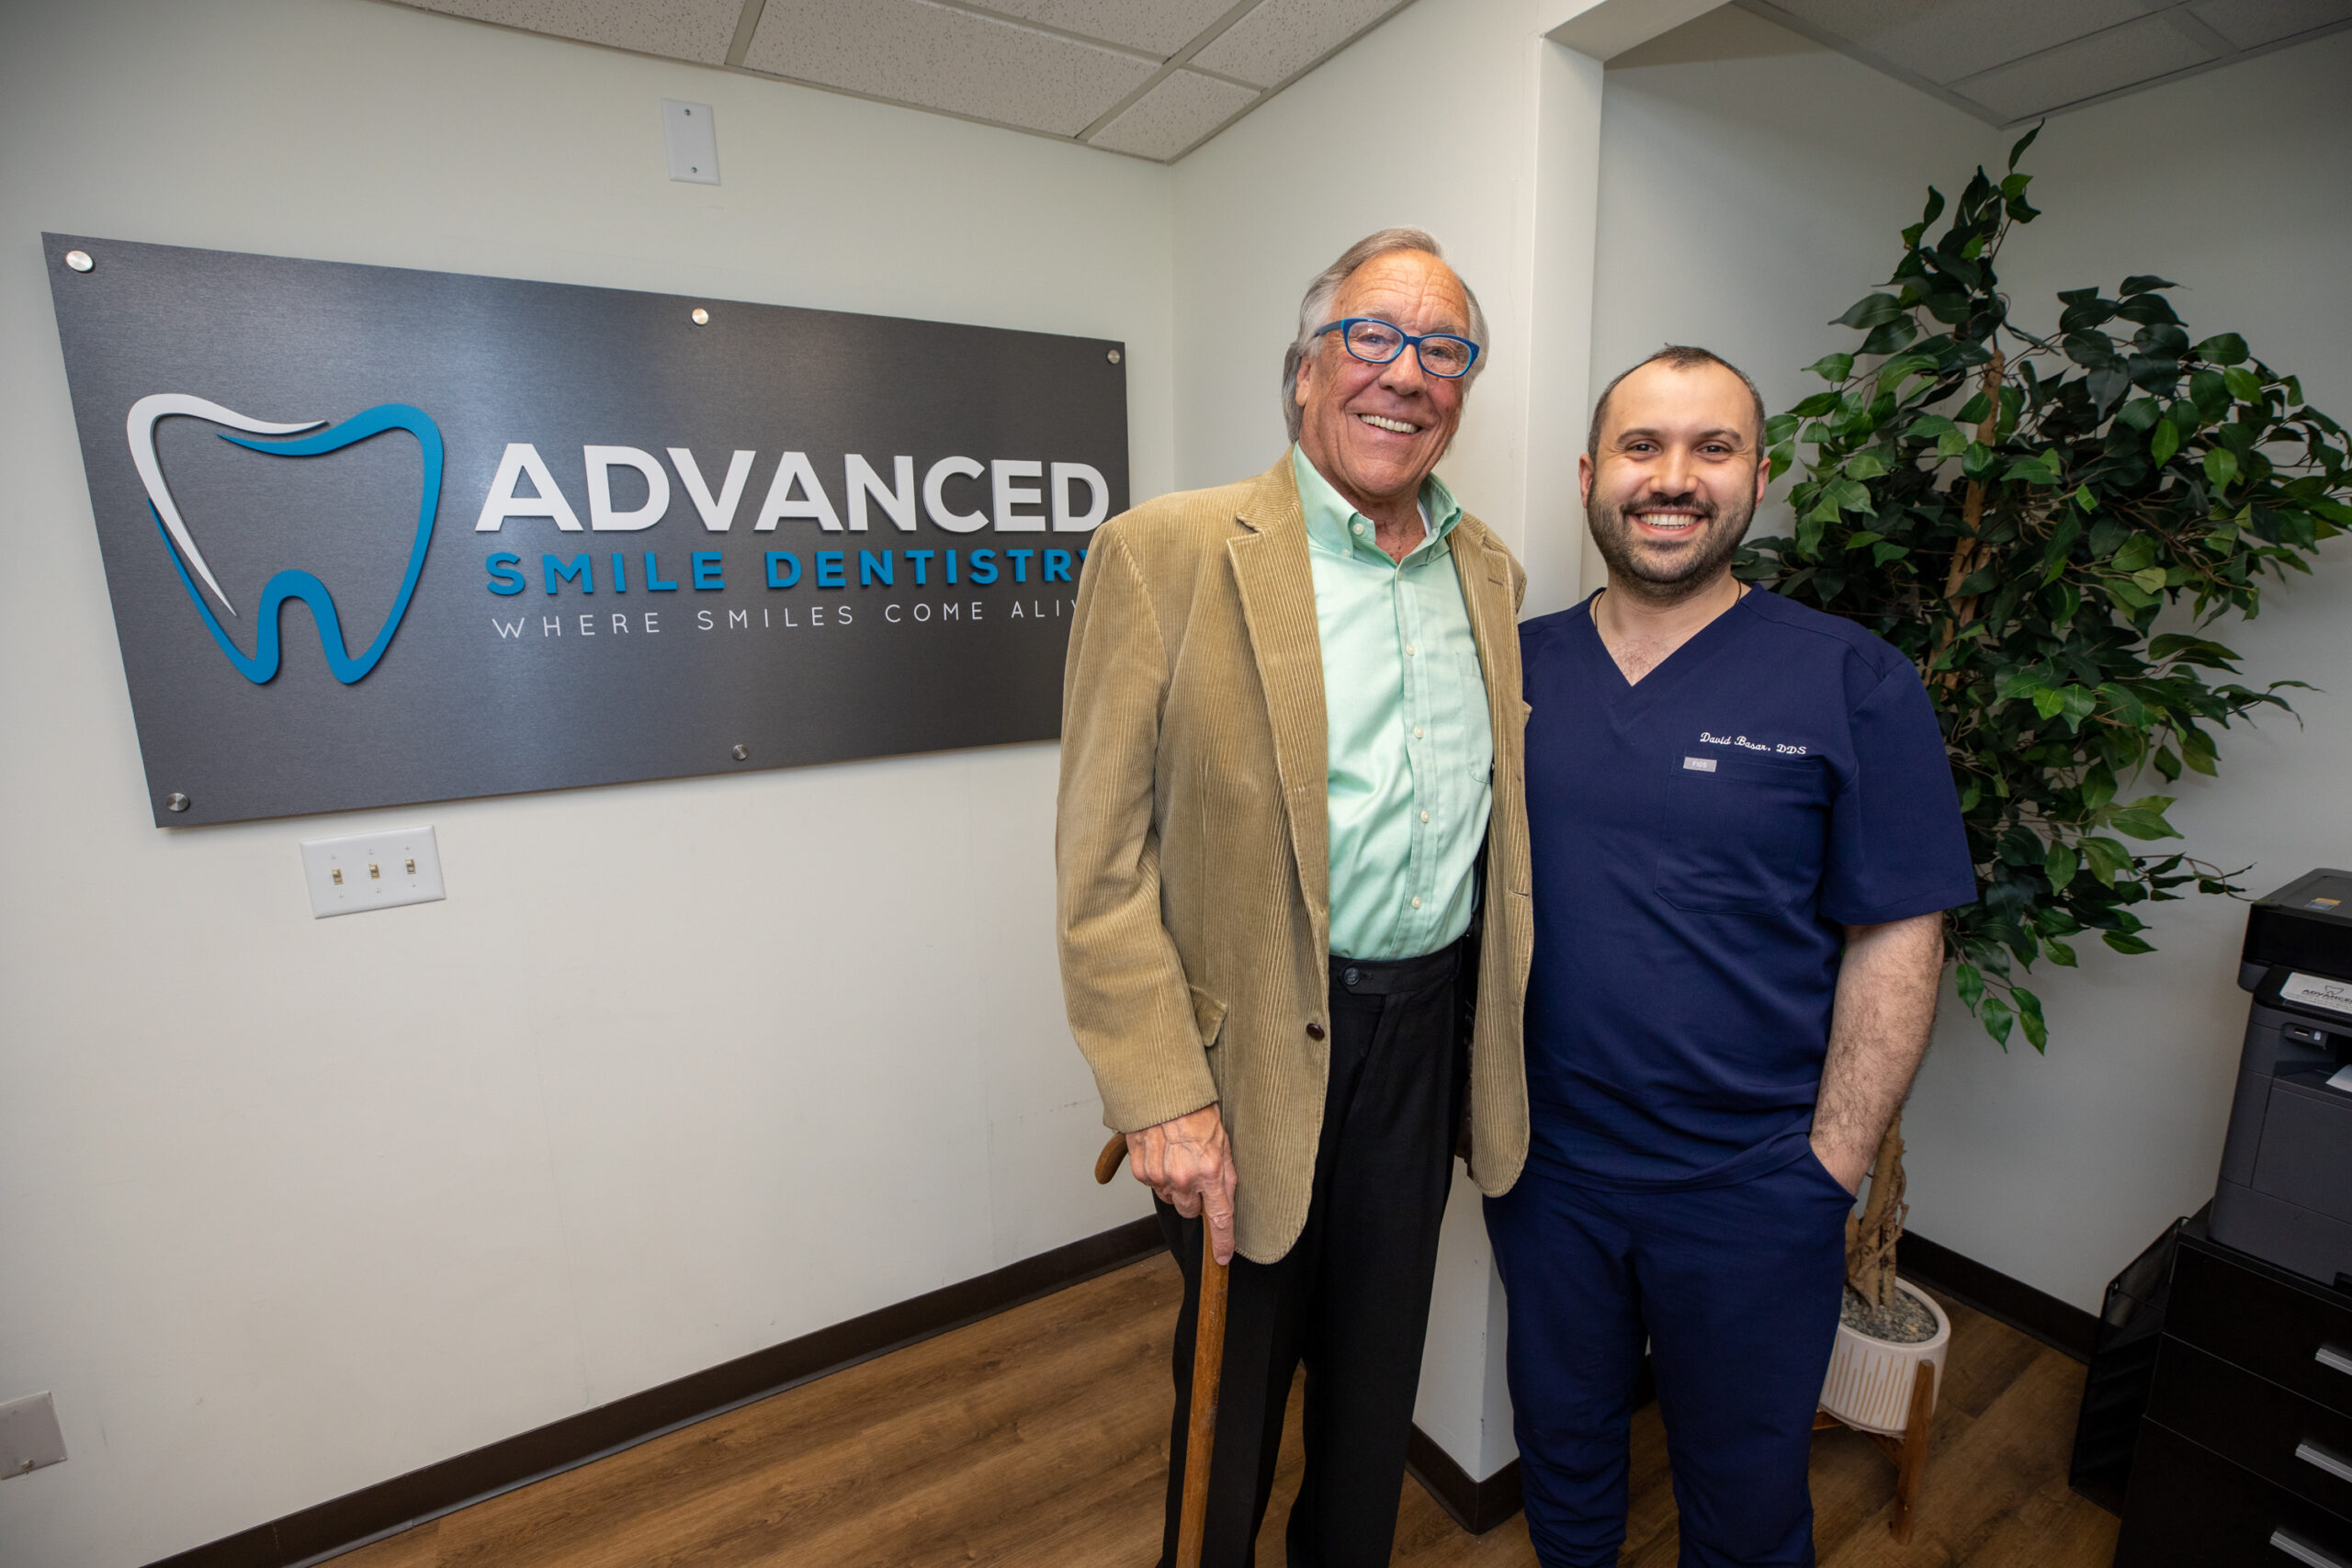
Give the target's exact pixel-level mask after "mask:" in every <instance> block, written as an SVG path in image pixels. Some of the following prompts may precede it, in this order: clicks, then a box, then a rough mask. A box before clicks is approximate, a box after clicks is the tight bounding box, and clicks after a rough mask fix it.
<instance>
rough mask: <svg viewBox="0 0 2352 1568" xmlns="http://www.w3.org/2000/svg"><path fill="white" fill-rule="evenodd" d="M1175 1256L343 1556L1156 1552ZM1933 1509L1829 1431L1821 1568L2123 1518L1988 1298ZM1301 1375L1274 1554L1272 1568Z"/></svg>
mask: <svg viewBox="0 0 2352 1568" xmlns="http://www.w3.org/2000/svg"><path fill="white" fill-rule="evenodd" d="M1177 1291H1178V1285H1177V1275H1176V1269H1175V1266H1174V1265H1173V1264H1172V1263H1171V1262H1170V1261H1169V1260H1168V1259H1167V1258H1153V1259H1150V1260H1148V1261H1146V1262H1142V1263H1137V1264H1135V1265H1132V1266H1130V1267H1128V1268H1125V1269H1119V1270H1118V1271H1116V1272H1115V1273H1112V1274H1107V1275H1104V1276H1103V1277H1102V1278H1100V1279H1097V1280H1091V1281H1089V1282H1087V1283H1085V1284H1082V1285H1079V1286H1075V1287H1073V1288H1071V1289H1069V1290H1067V1291H1063V1292H1059V1293H1057V1294H1056V1295H1052V1296H1048V1297H1046V1299H1044V1300H1042V1301H1037V1302H1033V1303H1029V1304H1028V1305H1026V1306H1023V1307H1017V1308H1015V1309H1013V1310H1012V1311H1011V1312H1007V1313H1003V1314H1000V1315H998V1316H996V1317H992V1318H989V1319H988V1320H986V1321H985V1322H981V1323H977V1324H974V1325H970V1326H969V1327H966V1328H961V1329H957V1330H956V1331H955V1332H953V1333H950V1334H944V1335H941V1336H939V1337H936V1338H933V1339H930V1340H926V1341H925V1342H923V1343H922V1344H920V1345H915V1346H911V1347H910V1348H906V1349H903V1350H899V1351H896V1352H893V1353H892V1354H890V1355H888V1356H884V1357H881V1358H879V1359H876V1360H872V1361H868V1362H866V1363H865V1364H864V1365H862V1366H857V1367H853V1368H851V1369H849V1370H848V1371H842V1372H836V1373H834V1374H833V1375H832V1376H831V1377H827V1378H822V1379H820V1380H818V1381H817V1382H811V1383H808V1384H805V1385H803V1386H801V1387H799V1388H796V1389H792V1390H790V1391H788V1392H786V1393H780V1394H776V1395H775V1396H773V1397H771V1398H768V1399H765V1400H762V1401H761V1402H760V1403H758V1404H750V1405H746V1406H744V1407H743V1408H742V1409H740V1410H736V1411H731V1412H729V1414H727V1415H724V1416H714V1417H712V1418H711V1419H709V1420H707V1421H704V1422H701V1423H699V1424H698V1425H695V1426H693V1427H686V1428H684V1429H683V1430H680V1431H677V1432H673V1433H672V1434H670V1435H669V1436H668V1437H664V1438H656V1439H654V1440H653V1441H651V1442H649V1443H644V1444H640V1445H639V1446H638V1447H637V1448H634V1449H631V1450H628V1451H627V1452H624V1453H619V1454H615V1455H613V1456H611V1457H610V1458H607V1459H603V1460H599V1461H596V1462H595V1463H594V1464H590V1465H585V1466H582V1468H580V1469H578V1470H574V1471H571V1472H567V1473H565V1474H562V1475H559V1476H555V1477H552V1478H550V1479H548V1480H546V1481H541V1482H537V1483H534V1484H532V1485H530V1486H526V1487H524V1488H522V1489H520V1490H518V1491H515V1492H510V1493H508V1494H506V1495H503V1496H500V1497H494V1498H492V1499H491V1500H489V1501H487V1502H484V1503H480V1504H477V1505H475V1506H472V1507H470V1508H467V1509H464V1510H462V1511H461V1512H458V1513H455V1514H451V1515H449V1516H447V1517H444V1518H440V1519H436V1520H435V1521H433V1522H431V1523H429V1524H424V1525H420V1526H418V1527H416V1528H415V1529H411V1530H408V1531H406V1532H404V1533H402V1534H401V1535H397V1536H393V1537H390V1538H389V1539H387V1540H381V1541H378V1542H376V1543H375V1544H374V1545H372V1546H367V1547H363V1548H361V1549H360V1550H358V1551H354V1552H351V1553H348V1554H346V1555H345V1556H344V1557H342V1558H339V1559H337V1568H656V1565H658V1568H738V1565H742V1564H752V1563H762V1564H787V1563H788V1564H790V1565H791V1568H904V1565H910V1564H915V1565H925V1568H929V1565H935V1564H946V1563H967V1562H986V1563H1008V1564H1020V1565H1022V1568H1080V1565H1084V1568H1106V1565H1107V1568H1148V1565H1149V1564H1150V1563H1151V1562H1153V1561H1154V1559H1155V1557H1156V1555H1157V1552H1158V1550H1159V1508H1160V1497H1161V1489H1162V1485H1163V1482H1164V1475H1165V1466H1166V1463H1167V1458H1166V1453H1165V1444H1166V1436H1167V1428H1168V1413H1169V1398H1170V1395H1169V1391H1168V1371H1167V1358H1168V1347H1169V1337H1170V1334H1171V1333H1172V1331H1173V1325H1174V1321H1175V1315H1176V1298H1177ZM1947 1308H1948V1310H1949V1311H1950V1313H1951V1319H1952V1348H1951V1359H1950V1368H1949V1371H1948V1373H1947V1382H1946V1387H1945V1391H1944V1397H1943V1399H1942V1401H1941V1403H1940V1404H1939V1408H1938V1409H1937V1411H1936V1430H1935V1441H1934V1447H1933V1449H1932V1450H1931V1453H1930V1457H1929V1459H1928V1472H1927V1480H1926V1483H1925V1496H1924V1499H1923V1501H1922V1504H1921V1507H1920V1517H1919V1524H1918V1528H1917V1532H1916V1533H1915V1534H1914V1535H1913V1537H1912V1540H1911V1542H1910V1544H1909V1545H1908V1546H1900V1547H1899V1546H1897V1545H1895V1544H1894V1540H1893V1538H1892V1537H1891V1536H1889V1534H1888V1533H1887V1529H1886V1518H1887V1509H1888V1505H1889V1501H1890V1498H1891V1497H1892V1495H1893V1488H1894V1467H1893V1466H1892V1465H1890V1464H1889V1463H1888V1462H1887V1461H1886V1460H1885V1459H1884V1458H1883V1456H1882V1455H1881V1454H1880V1453H1879V1452H1878V1450H1876V1449H1874V1448H1872V1447H1871V1444H1870V1443H1869V1442H1868V1441H1867V1440H1866V1439H1865V1438H1862V1437H1861V1436H1860V1435H1859V1434H1857V1433H1853V1432H1845V1431H1833V1432H1826V1433H1823V1434H1822V1435H1820V1436H1819V1437H1817V1438H1815V1444H1814V1452H1813V1495H1814V1503H1815V1511H1816V1515H1817V1520H1816V1526H1815V1536H1816V1540H1818V1542H1819V1549H1820V1556H1821V1562H1822V1564H1823V1568H1874V1565H1879V1564H1905V1565H1906V1568H1907V1565H1914V1564H1916V1565H1918V1568H1931V1565H1932V1568H1946V1565H1953V1564H1976V1565H1982V1568H2024V1565H2031V1568H2106V1565H2107V1564H2108V1563H2109V1560H2110V1559H2111V1557H2112V1556H2113V1553H2114V1550H2115V1532H2116V1521H2115V1519H2114V1518H2113V1517H2111V1516H2110V1515H2109V1514H2107V1513H2105V1512H2103V1511H2101V1510H2100V1509H2098V1508H2097V1507H2095V1506H2092V1505H2091V1504H2089V1503H2087V1502H2085V1501H2084V1500H2083V1499H2082V1498H2080V1497H2078V1496H2076V1495H2074V1494H2073V1493H2072V1492H2070V1491H2068V1490H2067V1487H2066V1455H2067V1449H2068V1445H2069V1444H2070V1442H2071V1441H2072V1438H2073V1433H2074V1422H2075V1406H2076V1404H2077V1402H2078V1401H2079V1400H2080V1399H2081V1397H2082V1388H2083V1369H2082V1368H2081V1367H2080V1366H2078V1365H2077V1364H2076V1363H2075V1362H2074V1361H2072V1360H2070V1359H2067V1358H2066V1357H2065V1356H2064V1355H2062V1354H2060V1353H2059V1352H2058V1351H2055V1350H2052V1349H2050V1348H2046V1347H2044V1346H2042V1345H2041V1344H2038V1343H2036V1342H2035V1341H2033V1340H2031V1339H2029V1338H2027V1337H2025V1336H2024V1335H2022V1334H2019V1333H2018V1332H2016V1331H2015V1330H2013V1329H2010V1328H2007V1327H2006V1326H2004V1325H2000V1324H1998V1323H1995V1322H1993V1321H1992V1320H1990V1319H1988V1318H1985V1317H1984V1316H1981V1315H1980V1314H1976V1313H1973V1312H1970V1311H1969V1310H1968V1309H1967V1308H1965V1307H1961V1306H1956V1305H1951V1304H1950V1303H1947ZM1297 1397H1298V1396H1297V1393H1296V1392H1295V1391H1294V1392H1293V1394H1292V1419H1291V1422H1290V1425H1289V1430H1288V1434H1287V1437H1286V1440H1285V1444H1284V1449H1283V1459H1282V1468H1281V1471H1280V1472H1279V1476H1278V1480H1277V1483H1276V1486H1275V1495H1274V1506H1273V1508H1272V1511H1271V1516H1270V1517H1269V1518H1268V1519H1267V1521H1266V1528H1265V1531H1264V1533H1263V1534H1262V1535H1261V1537H1260V1540H1259V1562H1261V1564H1262V1565H1264V1568H1279V1564H1280V1563H1281V1562H1282V1557H1283V1552H1282V1529H1283V1520H1284V1517H1286V1515H1287V1513H1288V1507H1289V1498H1290V1496H1291V1494H1292V1493H1293V1492H1294V1491H1295V1488H1296V1485H1297V1475H1298V1463H1299V1459H1298V1420H1297ZM1633 1462H1634V1478H1633V1479H1634V1499H1633V1512H1632V1520H1631V1529H1630V1533H1629V1535H1628V1538H1627V1543H1626V1547H1625V1551H1624V1555H1623V1564H1624V1565H1625V1568H1635V1565H1639V1568H1671V1565H1672V1564H1673V1562H1674V1559H1675V1550H1676V1540H1675V1521H1674V1498H1673V1495H1672V1492H1671V1490H1670V1486H1669V1482H1668V1475H1667V1465H1666V1437H1665V1431H1664V1428H1663V1427H1661V1426H1660V1424H1659V1420H1658V1414H1657V1408H1656V1407H1655V1406H1652V1407H1651V1408H1649V1409H1647V1410H1645V1411H1643V1412H1642V1413H1641V1415H1640V1416H1638V1417H1637V1418H1636V1420H1635V1422H1634V1458H1633ZM1394 1561H1395V1562H1396V1563H1397V1565H1398V1568H1407V1565H1409V1568H1472V1565H1476V1568H1502V1565H1505V1564H1509V1565H1511V1568H1524V1565H1532V1564H1533V1563H1534V1562H1535V1554H1534V1551H1533V1550H1532V1548H1531V1547H1530V1545H1529V1544H1528V1539H1527V1527H1526V1523H1525V1521H1524V1519H1522V1518H1513V1519H1511V1520H1510V1522H1509V1523H1507V1524H1504V1525H1502V1526H1501V1527H1499V1528H1498V1529H1494V1530H1492V1531H1490V1532H1488V1533H1487V1534H1486V1535H1484V1536H1472V1535H1469V1534H1466V1533H1464V1531H1463V1530H1462V1529H1460V1528H1459V1527H1457V1526H1456V1525H1455V1524H1454V1523H1453V1520H1452V1519H1451V1518H1450V1517H1447V1515H1446V1514H1445V1513H1444V1511H1443V1510H1442V1509H1441V1508H1440V1507H1439V1506H1437V1504H1436V1503H1435V1502H1433V1501H1432V1500H1431V1499H1430V1497H1429V1496H1428V1495H1427V1494H1425V1493H1424V1492H1423V1491H1422V1490H1421V1489H1420V1487H1419V1485H1418V1484H1416V1483H1414V1482H1412V1481H1411V1480H1409V1479H1408V1480H1407V1482H1406V1483H1405V1488H1404V1495H1403V1497H1402V1499H1401V1503H1400V1507H1399V1512H1398V1520H1397V1552H1396V1557H1395V1559H1394Z"/></svg>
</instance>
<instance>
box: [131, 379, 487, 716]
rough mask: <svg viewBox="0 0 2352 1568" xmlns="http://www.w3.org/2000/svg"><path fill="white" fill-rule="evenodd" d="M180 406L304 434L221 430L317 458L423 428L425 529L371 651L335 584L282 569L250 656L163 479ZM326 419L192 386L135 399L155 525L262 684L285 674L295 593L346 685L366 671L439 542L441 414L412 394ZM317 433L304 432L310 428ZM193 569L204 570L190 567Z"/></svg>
mask: <svg viewBox="0 0 2352 1568" xmlns="http://www.w3.org/2000/svg"><path fill="white" fill-rule="evenodd" d="M172 414H187V415H192V416H194V417H195V418H198V419H204V420H209V421H211V422H212V423H214V424H225V425H227V426H229V428H230V429H231V430H242V431H243V432H245V433H246V435H249V436H250V435H269V436H296V437H298V439H294V440H277V441H254V440H248V439H245V437H243V436H237V435H232V434H229V432H228V431H226V430H224V431H222V432H220V439H222V440H223V441H227V442H230V443H232V445H234V446H243V447H244V448H246V449H247V450H248V451H253V452H266V453H267V454H269V455H270V456H271V457H320V456H322V455H324V454H326V453H329V452H340V451H341V450H343V448H345V446H353V445H355V444H356V443H358V442H361V441H365V440H367V439H368V437H369V436H371V435H380V434H383V433H384V432H385V431H387V430H405V431H407V432H408V433H409V434H411V435H413V436H415V437H416V444H417V446H418V448H419V450H420V452H421V454H422V456H423V457H424V476H423V478H424V487H423V493H422V495H421V496H420V498H419V500H418V502H417V509H416V538H415V541H414V542H413V544H412V545H411V546H410V547H409V556H408V573H407V575H406V576H404V577H403V578H401V591H400V595H399V597H397V598H396V599H394V600H393V601H392V608H391V611H390V614H389V615H386V616H385V617H384V625H383V627H382V629H381V630H379V631H378V632H377V634H376V640H375V641H373V642H371V643H369V644H368V648H367V650H366V651H365V652H362V653H357V654H354V653H353V652H352V651H351V650H350V649H349V647H348V646H347V645H346V644H345V640H344V636H343V620H342V617H341V616H339V615H336V614H335V607H334V595H333V594H331V593H329V592H327V585H326V584H325V583H323V582H321V581H319V580H318V579H317V578H316V577H314V576H312V575H311V573H309V572H307V571H295V570H287V571H281V572H279V573H278V574H277V576H275V577H273V578H271V579H270V580H269V581H268V583H267V584H266V585H265V586H264V587H263V589H262V591H261V604H260V606H259V608H258V609H257V610H256V612H255V615H254V620H255V622H256V626H255V630H254V651H253V652H252V653H251V654H250V655H248V654H246V653H245V652H243V650H242V649H239V648H238V647H237V645H236V644H235V643H233V642H232V641H231V640H230V639H229V634H228V632H227V631H226V630H225V629H223V627H222V626H221V625H220V617H219V616H217V615H214V614H213V613H212V606H211V605H210V604H208V603H206V601H205V597H204V594H203V593H201V592H198V589H197V580H198V579H199V578H200V579H202V580H203V582H204V586H205V587H206V588H208V589H209V590H211V592H212V597H213V598H215V599H218V600H220V607H221V608H222V609H224V610H226V611H228V612H229V614H230V615H235V614H236V613H237V607H236V606H235V605H233V604H230V603H229V595H228V594H227V593H226V592H222V590H221V587H220V582H219V581H218V580H216V579H215V578H214V577H213V575H212V569H211V568H210V567H209V566H207V565H206V564H205V562H204V552H203V551H202V550H199V549H198V548H197V545H196V537H195V536H194V535H192V534H190V533H189V532H188V526H187V519H185V518H184V517H182V516H181V515H180V510H179V508H178V506H176V505H175V504H174V502H173V501H172V491H171V487H170V486H169V485H167V484H165V483H164V468H163V465H162V464H161V463H160V462H158V461H157V460H156V457H155V422H156V421H158V420H160V419H163V418H164V417H166V416H167V415H172ZM325 423H327V422H326V421H324V420H322V419H311V420H304V421H302V422H300V423H296V424H273V423H269V422H267V421H266V420H258V419H254V418H251V417H249V416H247V415H245V414H242V413H239V412H236V411H235V410H234V409H229V408H223V407H222V406H221V405H220V404H219V403H216V402H209V401H208V400H205V399H203V398H198V397H192V396H190V395H189V394H187V393H186V392H158V393H156V394H155V395H153V397H145V398H141V399H140V400H138V401H137V402H135V403H133V404H131V406H130V422H129V426H128V434H129V435H130V458H131V461H132V463H133V464H135V465H136V466H137V468H138V469H139V479H140V481H141V483H142V484H144V485H145V486H146V487H147V510H148V513H149V515H150V516H152V517H153V519H154V522H155V528H156V531H157V532H158V533H159V534H161V535H162V536H163V539H164V548H165V549H166V550H168V551H170V552H171V557H172V567H173V569H174V570H176V571H177V572H178V573H179V578H180V586H181V587H183V588H185V589H187V596H188V602H189V603H191V604H194V605H195V606H196V609H197V613H198V615H202V616H203V617H204V624H205V626H206V627H207V628H209V630H210V631H211V633H212V640H213V641H215V642H217V643H219V644H220V651H221V652H223V653H225V654H227V655H228V656H229V662H230V663H231V664H232V665H234V666H236V669H237V672H238V673H239V674H241V675H243V677H244V678H245V679H246V680H248V681H251V682H253V683H254V685H256V686H261V685H266V684H268V683H269V682H270V681H272V680H274V679H275V678H276V677H277V666H278V659H279V655H280V653H281V651H282V648H281V643H280V638H279V635H278V626H277V621H278V612H279V611H281V610H282V609H284V608H285V605H286V602H287V601H288V599H300V601H302V603H303V604H306V605H308V606H310V611H311V622H312V623H313V624H314V625H315V626H316V627H317V628H318V633H319V649H320V651H322V652H323V653H324V654H325V655H326V659H327V668H328V669H329V670H332V671H334V678H335V679H336V680H338V681H340V682H343V683H344V684H345V685H346V686H348V685H351V684H353V683H355V682H358V681H361V680H364V679H365V678H366V677H367V675H368V671H371V670H373V669H375V668H376V664H377V661H378V660H381V659H382V658H383V657H384V650H385V649H388V648H390V646H391V644H392V634H393V633H394V632H396V631H398V630H400V625H401V616H403V615H407V614H408V604H409V600H410V598H411V597H412V596H413V595H414V594H415V592H416V580H417V578H418V577H419V576H420V575H421V574H422V573H423V572H424V552H425V550H426V549H427V548H429V547H431V545H432V543H433V522H434V517H435V513H438V512H439V510H440V505H441V459H442V446H441V428H440V426H438V425H436V424H435V423H433V419H432V416H431V415H429V414H427V413H425V412H424V410H422V409H417V408H412V407H411V406H409V405H408V404H406V403H379V404H378V405H377V406H376V407H374V408H372V409H367V410H364V411H362V412H359V413H356V414H354V415H352V416H351V418H349V419H347V420H345V421H344V422H343V423H341V424H338V425H334V426H331V427H330V428H328V429H325V430H321V429H319V426H321V425H322V424H325ZM304 431H310V432H311V433H312V434H308V435H304V434H300V433H301V432H304ZM190 569H193V570H194V571H195V574H196V575H195V576H194V577H191V576H189V575H188V573H189V571H190Z"/></svg>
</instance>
